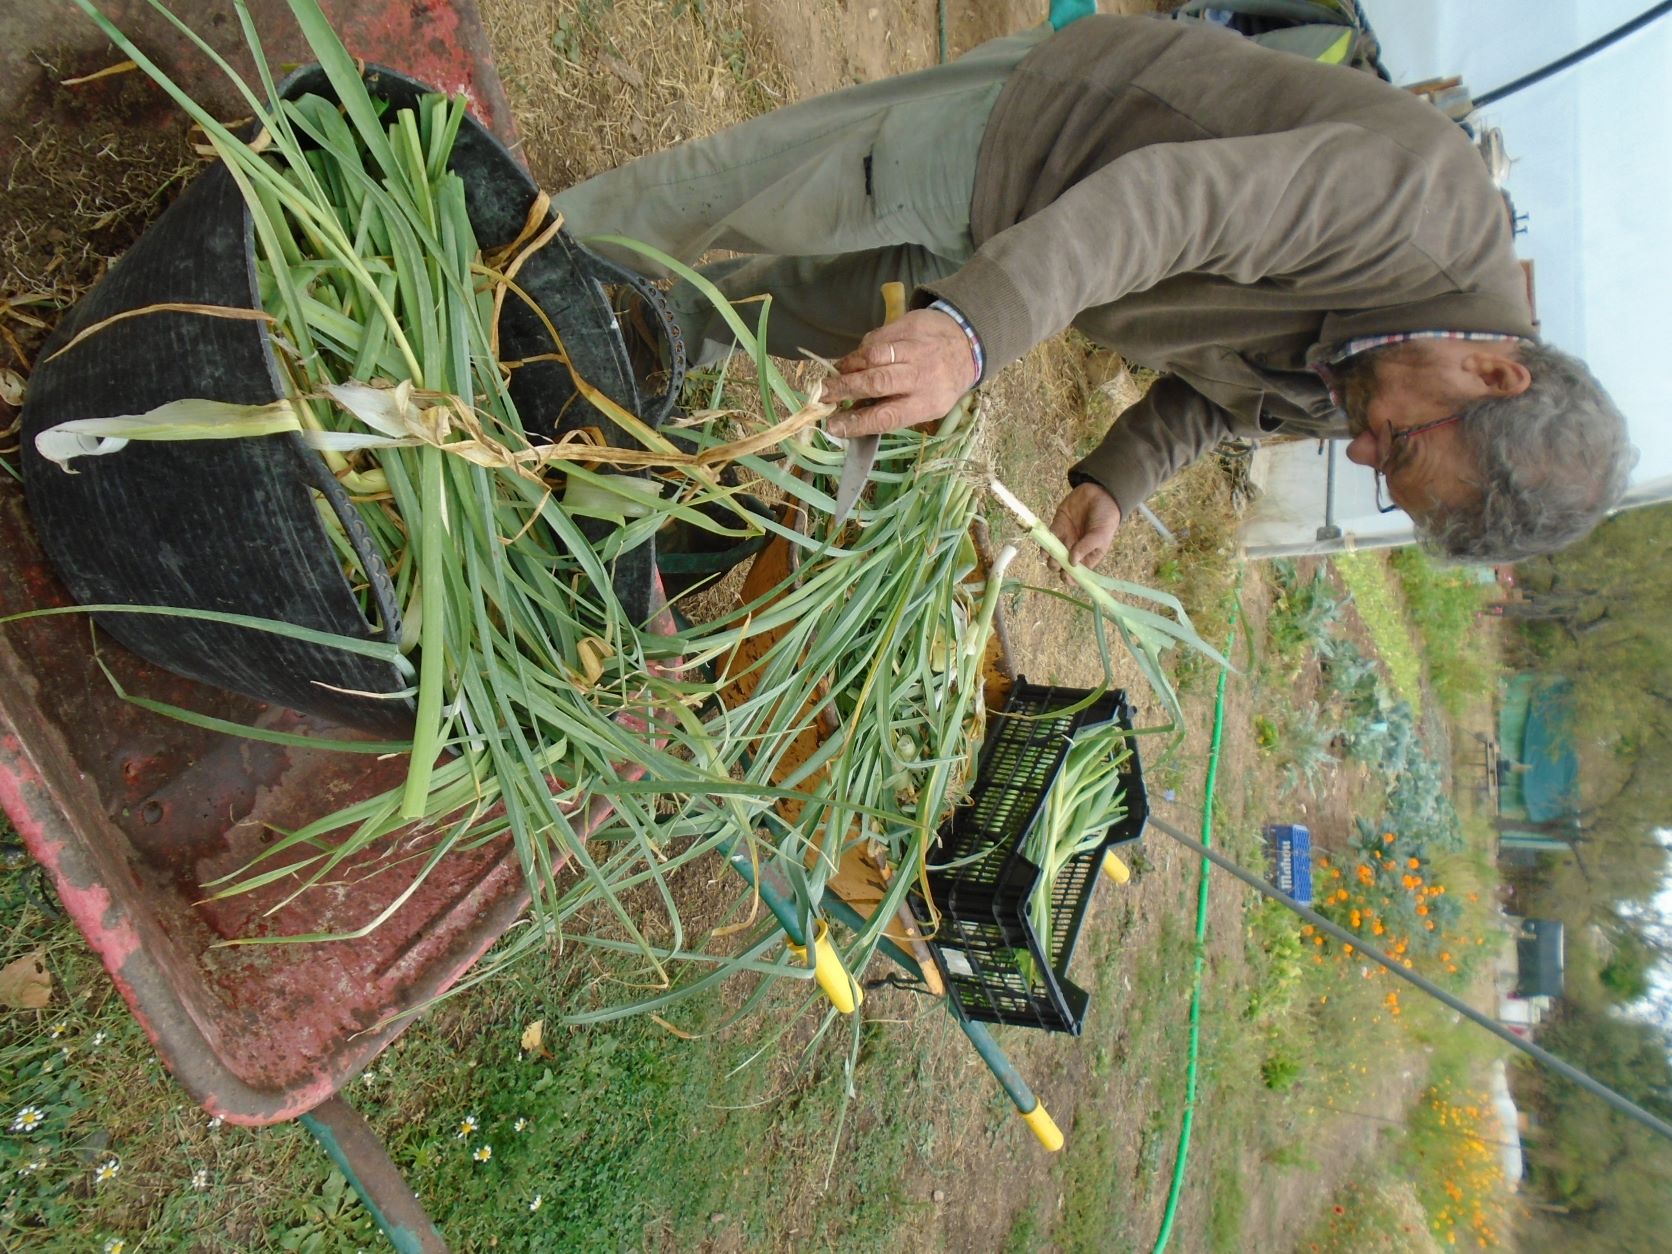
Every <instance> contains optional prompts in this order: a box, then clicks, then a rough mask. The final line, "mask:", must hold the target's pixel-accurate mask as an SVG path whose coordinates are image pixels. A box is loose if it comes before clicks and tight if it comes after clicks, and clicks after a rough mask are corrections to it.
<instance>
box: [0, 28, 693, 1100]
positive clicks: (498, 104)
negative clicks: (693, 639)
mask: <svg viewBox="0 0 1672 1254" xmlns="http://www.w3.org/2000/svg"><path fill="white" fill-rule="evenodd" d="M104 7H106V9H107V10H108V11H110V12H111V13H112V15H113V16H115V17H116V18H117V20H118V22H119V24H120V25H122V26H123V27H124V29H127V30H130V32H131V33H133V34H134V35H135V36H136V37H140V38H142V40H144V41H148V42H146V46H147V47H148V48H155V49H156V50H157V56H158V58H159V59H160V60H162V61H163V62H164V63H165V64H167V65H168V66H169V68H170V69H171V70H173V71H175V72H178V73H181V74H182V76H183V77H184V78H185V79H186V80H187V81H188V83H189V85H191V86H193V87H194V88H195V87H196V85H197V83H196V81H195V80H193V79H191V77H190V74H189V73H187V72H186V71H185V70H183V69H182V68H181V67H189V66H192V65H197V66H198V67H199V69H198V70H197V71H196V72H197V73H198V74H200V75H201V76H202V77H203V79H205V80H207V77H208V74H207V71H204V70H202V67H201V58H200V57H198V56H197V54H196V53H195V52H192V51H190V50H188V49H186V48H185V47H184V45H183V43H182V41H181V40H180V38H179V36H178V35H175V34H173V33H172V32H170V31H168V29H167V28H166V27H163V26H161V25H159V23H158V22H157V19H156V16H155V14H154V13H153V12H152V11H151V10H150V9H149V8H148V6H146V5H145V4H144V3H143V0H110V2H109V3H108V4H106V5H105V6H104ZM251 7H252V9H253V10H254V11H255V17H256V21H257V24H258V26H259V27H260V28H261V29H262V31H263V33H264V36H265V37H266V39H267V49H268V55H269V60H270V61H272V62H273V63H274V64H275V67H276V68H282V67H283V65H284V63H285V62H294V61H297V60H300V59H301V55H302V53H301V49H300V45H299V43H298V41H297V40H296V39H295V37H294V28H293V27H292V26H291V23H290V19H289V17H288V11H287V9H286V7H285V5H284V3H283V0H255V2H254V3H252V5H251ZM326 7H327V11H328V13H329V14H330V15H331V16H332V18H333V19H334V21H335V23H336V24H337V26H338V28H339V30H341V31H342V32H343V33H344V34H345V36H346V37H347V42H348V43H349V45H350V47H351V49H352V50H353V51H354V52H355V53H356V54H358V55H361V56H364V57H366V58H367V59H369V60H375V61H378V62H381V63H382V64H385V65H389V66H391V67H393V68H396V69H400V70H402V71H404V72H406V73H409V74H411V75H414V76H416V77H419V78H422V79H425V80H427V81H431V82H434V83H436V84H437V85H439V86H444V87H448V88H455V87H459V86H461V85H465V86H468V88H469V90H470V91H471V94H472V96H473V98H474V99H475V101H476V102H477V104H478V106H479V109H480V110H481V111H482V112H483V113H484V116H486V117H487V118H488V120H490V121H491V122H492V123H493V124H494V125H495V126H496V127H497V129H498V130H499V131H500V133H501V135H502V137H508V131H509V127H510V119H509V114H508V112H506V111H505V109H504V107H503V96H502V94H501V93H500V91H499V88H498V85H497V81H496V80H495V78H494V76H493V72H492V66H491V63H490V59H489V54H488V51H487V41H486V38H485V36H484V35H483V33H482V28H481V23H480V21H479V19H478V17H477V15H476V13H475V9H474V6H473V4H471V3H470V0H328V3H327V6H326ZM174 8H175V9H176V11H179V12H180V13H181V14H182V16H183V17H184V18H185V19H186V21H187V22H188V23H189V24H191V25H193V26H194V27H195V28H196V29H198V30H199V31H200V32H201V33H203V34H204V35H205V36H206V37H208V38H209V39H210V41H211V43H213V44H215V46H217V47H218V48H220V49H222V50H223V51H227V52H231V53H234V54H236V51H237V32H236V24H235V23H233V24H231V25H230V26H229V25H228V21H227V12H226V9H225V7H224V6H222V5H219V4H212V3H209V2H208V0H202V2H201V3H196V4H188V3H178V4H176V5H175V6H174ZM7 29H8V30H9V28H7ZM28 33H29V32H27V31H25V32H23V37H27V36H28ZM61 37H62V32H61V31H58V30H56V29H48V28H46V27H44V26H43V27H41V28H40V30H39V32H38V33H37V35H36V38H39V39H46V38H53V39H58V38H61ZM15 51H16V50H15V48H13V49H10V50H6V49H0V68H5V66H7V65H10V64H11V63H12V60H13V59H15V58H12V56H11V54H12V52H15ZM97 55H98V49H97V48H95V47H93V46H92V44H91V43H90V44H89V46H88V48H87V50H86V57H87V58H88V60H89V63H91V62H92V60H95V59H96V57H97ZM194 58H195V59H194ZM235 59H236V58H235ZM28 61H29V58H28V57H27V56H25V57H24V58H23V59H22V61H21V62H20V64H24V65H25V66H26V67H27V63H28ZM30 72H31V73H33V72H34V71H33V70H31V71H30ZM228 115H229V116H230V114H228ZM10 125H11V124H9V123H7V122H4V121H0V151H3V150H4V146H5V143H6V142H7V141H9V140H11V139H14V138H15V134H11V133H8V130H9V126H10ZM66 601H67V597H66V594H65V593H64V591H63V589H62V587H61V586H60V585H59V584H58V583H57V581H56V580H55V579H54V578H53V577H52V575H51V573H50V568H49V566H48V564H47V563H46V561H45V558H44V556H43V554H42V553H41V551H40V547H39V544H38V542H37V541H36V538H35V536H34V534H33V532H32V530H31V529H30V527H29V523H28V518H27V512H26V510H25V507H24V501H23V495H22V492H21V491H20V490H19V488H18V486H17V485H16V483H15V482H13V481H12V480H10V479H9V478H6V477H4V476H0V618H3V617H5V616H6V615H9V614H13V613H16V612H20V611H24V610H29V609H35V608H39V607H42V606H47V605H59V604H64V603H66ZM659 629H660V630H665V631H671V630H672V625H671V615H667V614H664V615H663V619H662V622H661V625H660V626H659ZM94 644H95V637H94V636H93V634H92V633H91V632H90V630H89V627H88V624H87V622H86V621H85V620H84V619H83V618H82V617H81V616H79V615H67V616H62V617H55V618H47V619H36V620H30V621H26V622H16V623H9V624H4V625H0V806H3V807H4V809H5V812H6V814H7V815H8V816H9V817H10V818H11V820H12V822H13V823H14V825H15V826H16V827H17V829H18V831H19V832H20V834H21V835H22V836H23V839H24V841H25V843H26V844H27V846H28V848H29V850H30V852H31V854H32V855H33V856H34V857H35V858H36V859H37V860H38V861H39V862H40V863H41V865H42V866H43V867H45V868H46V869H47V872H48V873H49V875H50V876H51V878H52V881H53V883H54V885H55V886H56V888H57V890H58V893H59V895H60V897H61V899H62V900H63V903H64V906H65V909H66V910H67V911H68V912H69V914H70V915H71V917H72V918H73V919H74V920H75V923H76V925H77V927H78V928H80V930H81V931H82V933H83V935H84V936H85V937H86V938H87V940H88V943H89V944H90V945H91V946H92V947H93V948H94V949H95V950H96V951H97V952H98V954H99V956H100V958H101V959H102V961H103V962H104V964H105V967H106V969H107V970H108V971H109V973H110V976H111V978H112V980H113V981H114V982H115V984H116V986H117V988H118V989H119V990H120V991H121V993H122V996H123V997H124V998H125V999H126V1000H127V1002H128V1004H129V1005H130V1007H132V1009H133V1012H134V1014H135V1016H136V1018H137V1019H138V1020H139V1022H140V1023H141V1024H142V1025H143V1027H144V1029H145V1031H146V1033H147V1034H148V1035H149V1036H150V1038H151V1040H152V1041H153V1043H154V1044H155V1045H156V1047H157V1051H158V1053H159V1055H160V1056H161V1057H162V1059H163V1061H164V1062H165V1063H166V1064H167V1065H168V1067H169V1068H170V1070H171V1071H172V1072H173V1073H174V1075H175V1077H176V1078H177V1079H178V1080H179V1081H180V1082H181V1084H182V1085H183V1086H184V1087H185V1088H186V1089H187V1090H188V1091H189V1092H190V1093H191V1094H192V1096H193V1097H194V1098H195V1099H196V1100H198V1101H199V1102H201V1103H202V1104H203V1106H204V1107H205V1108H206V1109H208V1110H209V1111H211V1112H212V1113H214V1114H217V1115H221V1116H223V1117H224V1118H226V1119H228V1120H231V1121H233V1122H238V1123H247V1124H263V1123H272V1122H278V1121H281V1120H286V1119H290V1118H293V1117H295V1116H296V1115H298V1114H300V1113H303V1112H305V1111H307V1110H309V1109H311V1108H312V1107H314V1106H316V1105H318V1104H319V1103H320V1102H322V1101H324V1100H325V1099H326V1098H328V1097H329V1096H330V1095H331V1094H332V1093H333V1092H334V1091H335V1090H336V1089H337V1088H338V1087H340V1086H341V1085H342V1084H343V1083H344V1082H345V1081H346V1080H347V1079H348V1078H350V1077H351V1076H352V1075H354V1074H355V1073H356V1072H357V1071H359V1070H360V1069H361V1068H363V1067H364V1066H366V1065H367V1064H368V1063H369V1062H370V1061H371V1060H372V1059H373V1058H374V1057H375V1056H376V1055H377V1053H378V1052H379V1051H380V1050H381V1049H383V1048H384V1047H385V1046H386V1045H387V1044H388V1043H389V1042H390V1041H391V1040H393V1039H394V1038H395V1037H396V1036H397V1035H398V1034H399V1033H400V1032H401V1031H402V1030H403V1029H404V1027H405V1026H406V1024H407V1023H408V1022H409V1021H410V1020H409V1019H407V1018H405V1017H402V1018H401V1019H400V1020H399V1021H398V1022H393V1023H391V1022H389V1020H390V1019H391V1018H392V1017H394V1016H401V1015H404V1012H406V1011H409V1010H411V1009H412V1008H413V1007H416V1006H418V1005H420V1004H422V1003H424V1002H425V1001H427V1000H428V999H429V998H431V997H433V996H435V995H436V994H438V993H440V992H442V991H444V990H445V989H446V988H447V987H449V986H450V985H451V984H452V983H453V982H454V981H456V980H457V979H458V978H459V976H460V975H462V974H463V973H464V972H465V971H466V970H467V969H468V968H469V967H470V966H471V964H473V963H474V962H475V961H476V960H477V959H478V958H479V957H480V956H481V955H482V954H483V952H484V951H485V950H486V949H487V948H488V947H489V946H490V945H491V944H492V943H493V942H494V941H495V940H496V939H497V938H498V937H499V936H500V935H501V934H502V932H503V931H504V930H505V928H507V927H508V926H510V924H511V923H512V922H513V921H514V920H515V919H516V918H517V916H518V915H519V914H521V913H522V911H523V910H524V909H525V908H526V905H527V901H528V896H527V891H526V887H525V884H524V881H523V877H522V873H521V870H520V868H519V867H518V865H517V862H516V859H515V856H514V853H513V851H512V850H511V848H510V845H509V842H508V841H507V842H501V843H499V844H497V845H494V846H492V847H488V848H483V849H479V850H473V851H469V852H464V853H459V854H455V855H453V856H451V857H449V858H447V859H445V860H444V861H443V862H442V863H441V864H440V866H438V868H437V869H436V871H435V872H433V873H432V874H431V875H430V876H429V877H428V878H427V879H425V881H424V882H423V883H422V884H421V885H419V886H418V887H417V888H416V889H414V890H413V892H412V895H411V896H410V898H405V899H403V898H402V894H403V893H404V892H405V891H406V890H407V889H408V888H409V887H411V885H412V879H413V876H414V874H415V872H416V867H415V865H414V864H413V860H407V861H406V862H400V863H397V862H395V861H394V860H392V859H386V858H385V857H384V855H383V854H379V853H363V854H362V855H360V856H358V857H356V858H354V859H351V860H350V861H349V863H348V864H346V865H345V866H344V867H342V868H341V869H340V871H339V872H338V873H337V874H336V875H335V876H334V877H333V884H334V886H333V887H327V888H322V889H317V890H313V891H310V892H309V893H307V894H305V895H303V896H301V897H298V898H297V899H296V900H293V901H292V900H288V899H287V896H286V894H287V893H288V892H289V891H290V887H289V886H286V885H282V884H276V885H271V886H268V887H266V888H263V889H260V890H257V891H255V892H252V893H249V894H246V895H243V896H238V897H233V898H228V899H225V900H214V899H212V898H210V897H208V896H207V895H206V892H205V889H204V887H203V886H204V885H205V884H207V883H209V882H210V881H212V880H214V879H216V878H217V877H220V876H224V875H227V874H230V873H232V872H235V871H237V870H238V869H240V868H242V867H243V866H245V865H246V864H247V863H248V862H249V860H250V859H251V858H252V857H253V856H255V855H256V854H258V853H259V852H260V851H261V850H262V849H263V848H264V847H265V845H266V844H267V842H269V841H270V840H271V839H272V833H274V832H275V831H283V830H287V829H292V828H295V827H297V826H300V825H301V824H302V823H304V822H306V821H308V820H310V819H312V818H313V817H315V816H317V815H318V814H320V813H322V812H329V811H330V810H332V809H335V808H338V807H340V806H341V805H343V804H345V803H347V802H348V801H351V800H353V799H355V798H358V797H363V796H366V795H370V793H371V792H372V791H374V790H381V789H383V788H385V787H387V786H389V785H390V784H391V783H392V782H393V781H394V780H395V779H397V778H399V776H400V774H401V771H402V764H401V763H400V762H398V761H396V762H379V761H377V760H376V758H375V757H372V756H369V755H346V754H330V753H321V752H315V751H309V750H300V749H292V748H287V747H280V746H274V745H267V744H262V743H258V742H254V741H244V740H235V739H232V738H229V737H223V736H219V735H216V734H214V733H210V732H206V731H203V730H200V729H197V728H194V727H190V726H188V725H186V724H184V723H180V722H178V721H175V720H171V719H167V718H162V717H159V716H156V715H152V714H149V713H147V712H145V711H143V710H140V709H138V708H137V707H135V706H133V705H131V704H129V703H126V702H124V701H121V700H120V699H118V698H117V696H116V695H115V692H114V691H113V689H112V688H111V685H110V683H109V681H108V680H107V679H106V677H105V675H104V673H103V672H102V671H101V670H100V668H99V665H98V661H99V660H102V661H103V663H104V664H105V665H106V666H108V667H109V669H110V671H111V673H112V674H113V675H114V676H115V678H116V679H117V681H118V682H119V683H120V684H121V685H122V687H123V688H124V689H126V690H127V691H130V692H135V693H143V694H145V695H147V696H150V697H154V698H156V699H157V700H160V701H163V702H167V703H169V704H174V705H180V706H185V707H187V708H191V709H197V710H201V711H204V712H205V713H209V714H212V715H215V716H217V717H222V718H229V719H232V720H235V721H242V722H252V721H253V722H257V723H259V724H261V725H264V726H268V727H275V728H280V729H284V730H293V731H306V730H308V729H310V728H313V727H316V725H315V724H311V723H309V722H308V721H307V720H304V719H303V718H302V717H301V716H298V715H295V714H293V713H290V712H288V711H283V710H276V709H267V708H264V707H261V706H259V705H257V704H255V703H253V702H249V701H246V700H244V699H242V698H238V697H235V696H232V695H229V694H227V693H224V692H218V691H214V690H210V689H206V688H203V687H201V686H199V685H196V684H193V683H190V682H189V681H186V680H183V679H179V678H177V677H175V676H172V675H168V674H165V673H163V672H161V671H159V670H157V669H156V668H155V667H151V666H149V665H147V664H146V663H144V662H142V661H140V660H139V659H137V658H134V657H132V656H131V655H129V654H127V653H126V652H125V651H124V650H122V649H121V648H120V647H119V646H116V645H114V644H111V643H110V642H109V641H108V640H105V639H102V638H100V639H99V640H98V642H97V646H96V647H97V648H98V651H99V658H98V660H96V659H95V656H94V652H93V649H94ZM319 730H323V731H329V730H331V729H319ZM331 734H339V735H340V734H341V733H339V732H335V731H332V732H331ZM608 813H609V807H608V804H607V803H606V802H604V801H602V800H601V799H596V798H595V799H592V800H591V801H589V802H588V803H587V804H586V809H585V816H586V825H587V828H588V830H590V829H591V827H592V826H595V825H596V824H597V823H599V822H602V821H603V819H604V818H605V817H607V815H608ZM414 839H416V838H414ZM397 902H398V903H399V904H398V905H395V903H397ZM392 905H395V908H394V911H393V914H392V916H391V918H390V919H389V920H388V921H387V922H385V923H384V924H383V925H381V926H379V927H377V928H376V929H375V930H373V931H371V932H370V934H369V935H367V936H366V937H365V938H363V939H360V940H352V941H337V942H320V943H310V944H297V943H285V944H273V945H238V946H227V945H224V944H223V942H224V941H226V940H228V939H231V938H240V939H243V938H249V937H252V936H272V937H278V936H285V935H294V934H297V933H305V932H345V931H351V930H355V929H357V928H360V927H363V926H364V925H366V924H368V923H369V922H371V921H372V920H373V919H374V918H375V917H376V916H377V915H378V914H379V913H380V912H381V911H383V910H384V909H385V908H386V907H390V906H392Z"/></svg>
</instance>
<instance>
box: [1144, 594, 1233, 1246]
mask: <svg viewBox="0 0 1672 1254" xmlns="http://www.w3.org/2000/svg"><path fill="white" fill-rule="evenodd" d="M1236 621H1237V616H1236V611H1235V610H1234V609H1233V610H1232V611H1231V623H1230V627H1231V631H1230V635H1229V637H1228V638H1227V639H1226V641H1225V656H1226V657H1230V656H1231V646H1232V645H1233V644H1235V643H1236V637H1237V633H1236ZM1230 673H1231V672H1230V668H1229V667H1223V668H1221V670H1220V672H1219V691H1218V693H1217V694H1216V695H1215V697H1214V703H1213V743H1212V745H1211V747H1210V748H1209V749H1208V777H1207V782H1206V783H1205V784H1204V785H1203V788H1202V843H1203V844H1204V845H1211V844H1212V843H1213V786H1214V781H1215V779H1216V778H1217V777H1218V775H1219V744H1220V740H1221V739H1222V737H1223V735H1224V731H1225V680H1226V679H1227V678H1228V677H1229V676H1230ZM1207 932H1208V860H1207V859H1206V858H1203V859H1202V866H1201V871H1200V878H1199V880H1198V881H1197V887H1196V962H1195V968H1194V971H1193V972H1192V975H1191V981H1190V1061H1189V1064H1188V1067H1187V1069H1186V1072H1185V1085H1184V1117H1183V1118H1182V1119H1181V1120H1180V1121H1179V1151H1178V1155H1177V1158H1176V1159H1175V1161H1174V1163H1173V1184H1172V1188H1171V1189H1170V1190H1169V1191H1168V1193H1167V1211H1166V1213H1165V1214H1164V1215H1163V1216H1162V1217H1161V1231H1160V1232H1159V1233H1157V1234H1156V1238H1155V1251H1154V1254H1161V1251H1163V1250H1165V1249H1166V1248H1167V1241H1168V1239H1169V1238H1170V1237H1171V1236H1172V1235H1173V1220H1174V1219H1175V1218H1176V1217H1177V1216H1178V1209H1179V1195H1180V1194H1181V1193H1182V1192H1183V1191H1184V1166H1185V1161H1186V1159H1188V1157H1189V1155H1190V1128H1191V1125H1192V1124H1193V1123H1194V1122H1195V1116H1196V1063H1197V1060H1198V1058H1199V1056H1200V1052H1201V1043H1202V970H1203V968H1204V967H1206V965H1207Z"/></svg>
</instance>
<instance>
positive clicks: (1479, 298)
mask: <svg viewBox="0 0 1672 1254" xmlns="http://www.w3.org/2000/svg"><path fill="white" fill-rule="evenodd" d="M1410 331H1487V332H1493V333H1496V334H1499V335H1518V336H1520V337H1521V338H1523V339H1528V340H1532V339H1537V338H1538V329H1537V328H1536V327H1535V326H1534V325H1533V320H1532V317H1531V315H1530V313H1529V311H1528V309H1527V305H1526V302H1525V301H1517V300H1513V299H1508V298H1506V297H1504V296H1501V295H1498V294H1496V293H1492V292H1454V293H1451V294H1449V295H1446V296H1436V297H1433V298H1431V299H1429V300H1419V301H1411V302H1409V303H1408V304H1404V305H1387V306H1384V307H1382V308H1379V309H1360V310H1354V311H1352V312H1350V313H1330V314H1325V315H1324V321H1323V325H1322V326H1321V327H1320V328H1319V331H1318V342H1317V344H1315V345H1314V346H1313V347H1312V349H1311V350H1310V351H1309V352H1308V353H1307V355H1306V356H1307V360H1308V361H1309V362H1313V361H1317V360H1320V359H1327V358H1328V357H1329V355H1330V354H1331V353H1333V352H1334V351H1335V350H1336V349H1337V348H1339V347H1340V346H1341V345H1343V344H1345V343H1347V341H1348V340H1356V339H1358V338H1359V337H1360V336H1366V335H1395V334H1399V333H1402V332H1410Z"/></svg>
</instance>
